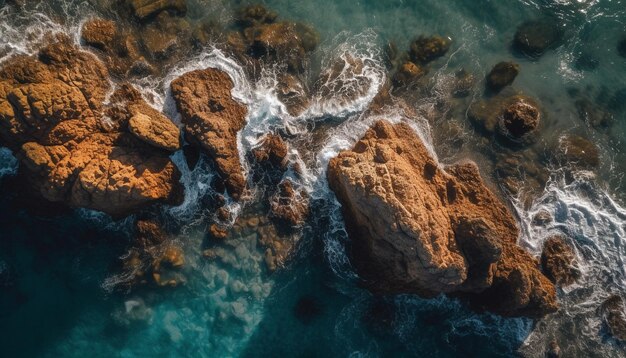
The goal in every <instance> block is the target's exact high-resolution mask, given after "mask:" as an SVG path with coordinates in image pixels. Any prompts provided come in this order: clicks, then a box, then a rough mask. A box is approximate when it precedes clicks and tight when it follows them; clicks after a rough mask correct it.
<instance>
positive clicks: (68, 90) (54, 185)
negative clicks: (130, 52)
mask: <svg viewBox="0 0 626 358" xmlns="http://www.w3.org/2000/svg"><path fill="white" fill-rule="evenodd" d="M47 41H48V42H49V43H50V45H47V46H46V47H44V48H42V49H41V50H40V52H39V54H38V55H37V56H31V57H27V56H17V57H15V58H13V59H12V60H10V61H9V62H7V63H6V65H5V66H4V67H3V68H2V69H1V70H0V123H1V125H0V139H1V141H0V144H1V145H6V146H8V147H9V148H11V150H13V152H14V153H16V155H17V156H18V158H19V159H20V162H21V164H22V165H21V166H20V170H22V171H23V173H24V174H26V175H25V177H26V178H28V180H29V181H31V183H32V184H33V185H34V188H35V190H36V191H38V192H40V193H41V195H42V196H43V197H44V198H46V199H48V200H50V201H54V202H63V203H66V204H69V205H70V206H72V207H83V208H89V209H96V210H100V211H103V212H106V213H108V214H111V215H116V216H117V215H125V214H127V213H129V212H130V211H132V210H135V209H139V208H141V207H144V206H146V205H149V204H152V203H155V202H168V203H173V202H176V201H177V200H178V199H180V197H181V195H180V194H181V193H182V187H180V184H179V182H178V178H179V176H180V174H179V172H178V170H177V168H176V166H175V165H174V164H173V163H172V161H171V160H170V159H169V157H168V155H169V154H168V152H167V151H165V150H162V149H163V148H165V149H171V150H174V149H176V148H178V147H177V146H178V134H177V132H178V129H177V128H176V127H175V126H174V125H173V124H171V123H166V122H167V121H168V119H167V118H165V117H163V116H162V115H161V114H160V113H159V112H157V111H156V110H154V109H153V108H151V107H150V106H148V105H147V104H146V103H145V102H144V101H143V100H142V99H141V97H140V96H139V94H138V93H137V92H136V91H134V90H132V88H131V89H129V86H126V87H125V89H124V90H120V91H118V92H117V94H116V95H113V96H112V98H111V100H110V102H111V104H109V105H107V106H104V105H103V102H104V101H105V97H106V94H107V93H108V92H109V91H110V83H109V79H108V78H109V77H108V72H107V69H106V68H105V67H104V65H103V64H102V63H101V62H100V61H98V60H97V59H96V58H95V57H94V56H93V55H91V54H89V53H87V52H84V51H80V50H79V49H77V48H76V47H75V46H74V45H73V44H72V43H71V41H70V40H69V39H68V38H67V37H62V36H60V37H56V38H49V39H47ZM129 96H130V97H132V98H129ZM105 112H107V113H108V114H112V113H113V112H116V113H117V114H118V115H117V116H111V115H105V114H104V113H105ZM139 115H141V116H147V117H151V118H154V119H155V120H157V122H155V123H160V124H159V125H161V126H163V128H166V129H167V132H168V136H167V137H162V134H163V133H161V132H160V131H153V130H150V129H149V128H147V129H146V128H144V127H145V126H143V125H141V126H140V127H141V128H139V127H137V128H136V130H129V128H128V119H130V117H132V116H139ZM150 128H153V127H150ZM133 133H134V134H133ZM155 145H156V147H155Z"/></svg>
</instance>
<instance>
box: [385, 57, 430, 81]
mask: <svg viewBox="0 0 626 358" xmlns="http://www.w3.org/2000/svg"><path fill="white" fill-rule="evenodd" d="M424 74H426V70H424V68H423V67H421V66H418V65H416V64H414V63H413V62H410V61H407V62H405V63H403V64H402V66H400V68H399V69H398V71H397V72H396V73H395V74H394V76H393V84H394V85H395V86H397V87H400V86H406V85H408V84H411V83H412V82H414V81H416V80H418V79H419V78H421V77H422V76H424Z"/></svg>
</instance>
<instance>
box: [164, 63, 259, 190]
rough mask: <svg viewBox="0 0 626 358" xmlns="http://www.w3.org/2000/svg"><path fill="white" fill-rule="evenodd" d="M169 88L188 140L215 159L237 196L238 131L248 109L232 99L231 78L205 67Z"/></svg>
mask: <svg viewBox="0 0 626 358" xmlns="http://www.w3.org/2000/svg"><path fill="white" fill-rule="evenodd" d="M171 87H172V94H173V95H174V100H175V101H176V105H177V107H178V111H179V112H180V114H181V116H182V122H183V125H184V128H185V134H186V137H187V139H188V140H189V141H190V142H191V143H193V144H195V145H198V146H200V147H201V148H202V149H203V150H204V151H205V152H206V153H207V154H208V155H209V156H210V157H211V158H213V159H214V160H215V164H216V167H217V170H218V172H219V174H220V176H221V177H222V178H223V179H224V181H225V184H226V188H227V190H228V192H229V194H230V195H231V196H232V197H233V198H234V199H239V197H240V196H241V194H242V193H243V191H244V189H245V186H246V179H245V177H244V173H243V168H242V166H241V163H240V161H239V150H238V149H237V132H239V131H240V130H241V129H242V128H243V127H244V125H245V123H246V114H247V108H246V106H244V105H243V104H241V103H239V102H237V101H235V100H234V99H233V98H232V96H231V90H232V88H233V81H232V80H231V78H230V77H229V76H228V74H226V73H225V72H223V71H220V70H218V69H214V68H207V69H204V70H196V71H192V72H188V73H186V74H184V75H182V76H181V77H179V78H177V79H175V80H174V81H172V84H171Z"/></svg>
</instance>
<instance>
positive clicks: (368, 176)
mask: <svg viewBox="0 0 626 358" xmlns="http://www.w3.org/2000/svg"><path fill="white" fill-rule="evenodd" d="M328 181H329V185H330V187H331V189H332V190H333V191H334V192H335V193H336V195H337V197H338V199H339V201H340V202H341V204H342V207H343V212H344V219H345V221H346V226H347V229H348V232H349V234H350V237H351V239H352V248H351V261H352V263H353V265H354V266H355V268H356V269H357V272H358V273H359V275H360V277H361V278H362V279H363V282H364V284H365V285H366V286H367V287H368V288H369V289H371V290H373V291H377V292H385V293H407V292H408V293H417V294H420V295H423V296H427V297H430V296H434V295H437V294H439V293H458V292H464V293H468V295H469V296H470V298H471V300H472V301H473V302H474V303H475V304H476V305H477V306H478V307H479V308H480V309H489V310H491V311H493V312H496V313H499V314H502V315H508V316H520V315H523V316H531V317H537V316H541V315H544V314H546V313H549V312H553V311H555V310H556V293H555V288H554V285H553V284H552V283H551V282H550V281H549V280H548V279H547V278H546V277H545V276H543V275H542V273H541V271H540V270H539V263H538V262H537V260H536V259H534V258H533V257H531V256H530V255H529V254H528V253H526V252H525V251H524V250H522V249H521V248H520V247H518V246H517V244H516V242H517V238H518V235H519V230H518V228H517V225H516V223H515V220H514V219H513V216H512V215H511V213H510V212H509V210H508V209H507V208H506V207H505V206H504V205H503V204H502V203H501V202H500V201H499V200H498V199H497V198H496V197H495V196H494V194H492V193H491V192H490V190H489V189H488V188H487V187H486V186H485V185H484V184H483V181H482V179H481V177H480V175H479V173H478V169H477V167H476V165H475V164H473V163H469V162H468V163H461V164H456V165H452V166H449V167H447V168H445V169H444V168H442V167H441V166H440V165H439V164H438V163H437V162H436V161H435V160H434V159H433V156H432V154H431V153H430V152H429V151H428V150H427V149H426V147H425V146H424V145H423V144H422V142H421V140H420V138H419V137H418V136H417V135H416V133H415V132H414V131H413V130H412V129H411V127H409V126H408V125H406V124H397V125H392V124H390V123H388V122H386V121H379V122H377V123H376V124H374V126H373V127H372V128H371V129H370V130H369V131H368V132H367V133H366V134H365V136H364V137H363V138H362V139H361V140H360V141H358V142H357V143H356V145H355V146H354V148H353V149H351V150H346V151H343V152H341V153H340V154H339V155H338V156H337V157H335V158H333V159H332V160H331V161H330V163H329V166H328Z"/></svg>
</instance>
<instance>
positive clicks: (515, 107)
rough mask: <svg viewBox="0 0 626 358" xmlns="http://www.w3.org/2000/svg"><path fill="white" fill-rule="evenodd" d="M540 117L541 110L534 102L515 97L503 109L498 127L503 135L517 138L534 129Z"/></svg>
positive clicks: (537, 125)
mask: <svg viewBox="0 0 626 358" xmlns="http://www.w3.org/2000/svg"><path fill="white" fill-rule="evenodd" d="M540 119H541V112H540V111H539V108H538V107H537V106H536V105H535V104H534V103H532V102H531V101H528V100H526V99H524V98H517V99H515V101H513V102H512V103H510V104H509V105H508V106H507V107H506V108H505V109H504V112H503V113H502V117H501V119H500V121H499V122H498V129H499V131H500V133H501V134H503V135H504V136H507V137H509V138H514V139H519V138H522V137H523V136H525V135H527V134H528V133H530V132H533V131H535V130H536V129H537V128H538V127H539V121H540Z"/></svg>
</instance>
